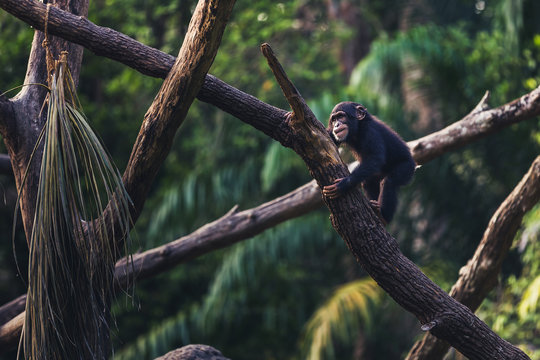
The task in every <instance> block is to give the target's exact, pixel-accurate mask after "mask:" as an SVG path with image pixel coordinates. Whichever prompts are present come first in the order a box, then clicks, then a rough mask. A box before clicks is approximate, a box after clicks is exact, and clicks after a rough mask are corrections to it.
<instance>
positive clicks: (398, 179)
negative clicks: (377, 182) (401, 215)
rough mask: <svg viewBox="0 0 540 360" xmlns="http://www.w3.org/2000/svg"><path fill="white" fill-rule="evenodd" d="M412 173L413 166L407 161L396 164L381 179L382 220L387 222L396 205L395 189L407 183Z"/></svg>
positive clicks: (391, 216) (392, 215) (390, 218)
mask: <svg viewBox="0 0 540 360" xmlns="http://www.w3.org/2000/svg"><path fill="white" fill-rule="evenodd" d="M413 174H414V166H411V164H409V163H402V164H398V165H397V166H395V167H394V169H393V170H392V171H391V172H390V173H389V174H388V176H387V177H386V178H385V179H384V180H383V183H382V185H381V188H382V190H381V195H380V200H379V203H380V205H381V214H382V217H383V218H384V220H386V222H387V223H389V222H390V221H391V220H392V218H393V217H394V212H395V211H396V207H397V190H398V188H399V187H400V186H403V185H406V184H408V183H409V182H410V181H411V179H412V176H413Z"/></svg>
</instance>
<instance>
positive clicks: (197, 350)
mask: <svg viewBox="0 0 540 360" xmlns="http://www.w3.org/2000/svg"><path fill="white" fill-rule="evenodd" d="M155 360H229V359H228V358H226V357H225V356H223V355H222V354H221V352H219V351H218V350H216V349H214V348H213V347H211V346H208V345H188V346H184V347H181V348H180V349H176V350H173V351H170V352H168V353H166V354H165V355H163V356H160V357H158V358H156V359H155Z"/></svg>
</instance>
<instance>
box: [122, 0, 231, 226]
mask: <svg viewBox="0 0 540 360" xmlns="http://www.w3.org/2000/svg"><path fill="white" fill-rule="evenodd" d="M234 3H235V2H234V1H230V0H206V1H202V0H201V1H199V3H198V5H197V8H196V9H195V12H194V13H193V17H192V18H191V22H190V24H189V28H188V31H187V33H186V36H185V38H184V39H185V40H184V43H183V44H182V47H181V49H180V52H179V54H178V57H177V58H176V62H175V64H174V65H173V67H172V69H171V71H170V73H169V75H168V76H167V78H166V79H165V81H164V82H163V85H162V86H161V89H160V91H159V92H158V94H157V95H156V97H155V99H154V102H153V103H152V105H151V106H150V108H149V109H148V111H147V112H146V115H145V116H144V121H143V124H142V126H141V130H140V132H139V135H138V137H137V140H136V141H135V144H134V145H133V150H132V153H131V157H130V159H129V162H128V165H127V168H126V170H125V172H124V176H123V181H124V185H125V187H126V190H127V191H128V193H129V195H130V197H131V199H132V201H133V204H134V211H133V212H132V218H133V221H136V219H137V217H138V216H139V214H140V212H141V211H142V207H143V204H144V202H145V200H146V196H147V193H148V190H149V189H150V186H151V184H152V181H153V180H154V177H155V175H156V173H157V171H158V170H159V168H160V167H161V164H162V163H163V161H164V160H165V158H166V156H167V154H168V153H169V151H170V149H171V146H172V142H173V139H174V135H175V133H176V130H177V129H178V127H179V126H180V125H181V124H182V122H183V121H184V119H185V117H186V114H187V112H188V110H189V108H190V106H191V103H192V102H193V100H195V96H196V94H197V93H198V92H199V89H200V88H201V86H202V84H203V82H204V78H205V76H206V73H207V72H208V69H209V68H210V66H211V65H212V62H213V61H214V58H215V56H216V54H217V50H218V48H219V45H220V43H221V37H222V35H223V31H224V30H225V26H226V24H227V21H228V20H229V16H230V14H231V11H232V8H233V6H234Z"/></svg>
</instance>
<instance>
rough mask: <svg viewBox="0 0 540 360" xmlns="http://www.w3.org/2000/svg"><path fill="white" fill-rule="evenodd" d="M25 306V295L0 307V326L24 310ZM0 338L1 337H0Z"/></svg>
mask: <svg viewBox="0 0 540 360" xmlns="http://www.w3.org/2000/svg"><path fill="white" fill-rule="evenodd" d="M25 305H26V294H23V295H21V296H19V297H18V298H16V299H13V300H11V301H10V302H8V303H7V304H4V305H2V306H1V307H0V324H5V323H7V322H8V321H10V320H11V319H13V318H14V317H16V316H17V315H19V314H20V312H21V311H23V310H24V307H25ZM0 338H1V336H0Z"/></svg>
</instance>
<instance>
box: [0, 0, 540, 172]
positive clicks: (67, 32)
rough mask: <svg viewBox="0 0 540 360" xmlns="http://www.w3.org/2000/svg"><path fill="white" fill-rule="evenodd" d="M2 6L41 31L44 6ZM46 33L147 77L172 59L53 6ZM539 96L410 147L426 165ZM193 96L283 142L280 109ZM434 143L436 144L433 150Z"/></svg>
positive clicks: (16, 0)
mask: <svg viewBox="0 0 540 360" xmlns="http://www.w3.org/2000/svg"><path fill="white" fill-rule="evenodd" d="M0 7H2V8H3V9H4V10H6V11H8V12H9V13H11V14H13V15H14V16H16V17H18V18H19V19H21V20H23V21H25V22H26V23H28V24H29V25H31V26H33V27H35V28H37V29H42V28H43V19H44V16H45V8H46V7H45V5H43V4H42V3H39V2H35V1H31V0H0ZM48 31H49V33H50V34H53V35H57V36H60V37H62V38H64V39H66V40H69V41H71V42H74V43H77V44H80V45H82V46H84V47H85V48H87V49H89V50H90V51H92V52H94V53H96V54H98V55H101V56H105V57H108V58H110V59H113V60H116V61H119V62H121V63H123V64H125V65H127V66H129V67H132V68H134V69H136V70H137V71H140V72H141V73H143V74H146V75H149V76H154V77H161V78H164V77H165V76H166V75H167V74H168V73H169V70H170V68H171V67H172V65H173V64H174V61H175V59H174V57H173V56H171V55H168V54H166V53H164V52H162V51H159V50H157V49H153V48H150V47H148V46H146V45H143V44H141V43H140V42H138V41H136V40H134V39H132V38H130V37H128V36H126V35H124V34H122V33H120V32H118V31H115V30H112V29H109V28H105V27H100V26H97V25H95V24H93V23H92V22H90V21H89V20H87V19H86V18H84V17H80V16H76V15H73V14H70V13H69V12H66V11H62V10H59V9H56V8H51V12H50V14H49V27H48ZM539 96H540V87H539V88H537V89H535V90H533V91H532V92H530V93H529V94H526V95H524V96H523V97H521V98H519V99H516V100H514V101H513V102H512V103H509V104H507V105H504V106H501V107H498V108H496V109H493V110H485V108H486V105H485V102H486V97H485V98H484V99H482V101H481V102H480V104H479V105H478V106H477V107H476V108H475V109H474V110H473V111H472V112H471V113H470V114H469V115H467V116H466V117H465V118H464V119H463V120H462V121H461V122H458V123H455V124H453V125H452V126H449V127H447V128H445V129H444V130H441V131H439V132H437V133H434V134H431V135H428V136H426V137H424V138H421V139H418V140H415V141H414V142H411V143H409V146H410V147H411V149H412V151H413V153H414V154H415V160H416V161H417V163H419V164H424V163H425V162H427V161H428V160H430V159H432V158H433V157H436V156H439V155H440V154H442V153H443V152H446V151H449V150H452V149H455V148H457V147H460V146H464V145H466V144H468V143H470V142H472V141H474V140H476V139H478V138H479V137H483V136H485V135H487V134H490V133H491V132H493V131H496V130H498V129H500V128H502V127H506V126H509V125H512V124H514V123H515V122H518V121H521V120H523V119H526V118H531V117H534V116H536V115H539V114H540V101H539V99H538V97H539ZM197 98H198V99H199V100H201V101H204V102H207V103H210V104H212V105H215V106H216V107H218V108H220V109H222V110H224V111H226V112H227V113H229V114H232V115H233V116H236V117H237V118H238V119H240V120H242V121H244V122H246V123H248V124H251V125H253V126H255V127H256V128H258V129H259V130H261V131H263V132H264V133H265V134H267V135H269V136H271V137H273V138H275V139H276V138H277V139H278V141H281V142H284V140H285V139H283V138H284V137H285V135H284V134H283V133H282V132H281V130H280V129H279V128H278V127H279V126H282V125H283V116H284V115H285V112H284V111H283V110H280V109H277V108H275V107H273V106H271V105H268V104H265V103H263V102H261V101H260V100H258V99H256V98H254V97H253V96H251V95H248V94H246V93H243V92H242V91H240V90H238V89H236V88H234V87H232V86H230V85H228V84H226V83H225V82H223V81H221V80H219V79H217V78H216V77H214V76H212V75H207V76H206V79H205V82H204V84H203V86H202V88H201V90H200V91H199V93H198V95H197ZM480 110H485V111H480ZM254 114H257V116H254ZM277 132H280V133H281V135H280V134H277ZM285 142H286V141H285ZM435 143H437V144H438V145H437V146H435Z"/></svg>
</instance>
